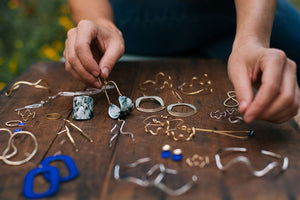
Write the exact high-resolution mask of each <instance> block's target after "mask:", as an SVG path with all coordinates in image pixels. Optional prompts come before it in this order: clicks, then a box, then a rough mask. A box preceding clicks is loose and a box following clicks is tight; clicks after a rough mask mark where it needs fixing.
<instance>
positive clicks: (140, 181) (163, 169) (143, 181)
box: [114, 158, 198, 196]
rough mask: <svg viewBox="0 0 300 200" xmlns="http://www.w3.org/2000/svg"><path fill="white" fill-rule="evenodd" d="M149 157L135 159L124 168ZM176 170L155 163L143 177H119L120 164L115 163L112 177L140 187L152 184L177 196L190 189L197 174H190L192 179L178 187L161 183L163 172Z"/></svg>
mask: <svg viewBox="0 0 300 200" xmlns="http://www.w3.org/2000/svg"><path fill="white" fill-rule="evenodd" d="M149 161H150V158H141V159H138V160H137V161H135V162H134V163H131V164H128V165H126V168H134V167H136V166H138V165H139V164H142V163H145V162H149ZM157 170H159V172H158V174H157V173H155V172H156V171H157ZM177 173H178V172H177V170H174V169H169V168H166V167H165V165H164V164H156V165H153V166H152V167H151V168H150V170H148V171H147V172H146V173H145V176H143V177H145V178H144V179H141V178H137V177H133V176H126V177H125V178H121V177H120V165H115V168H114V178H115V179H116V180H122V181H127V182H131V183H135V184H137V185H139V186H142V187H150V186H154V187H156V188H158V189H160V190H161V191H163V192H165V193H166V194H168V195H171V196H179V195H182V194H183V193H185V192H187V191H188V190H189V189H191V187H192V186H193V185H194V184H195V183H196V181H197V180H198V179H197V176H192V181H191V182H189V183H187V184H185V185H183V186H181V187H180V188H178V189H175V190H174V189H171V188H169V187H168V186H166V185H165V184H164V183H162V180H163V179H164V177H165V174H177ZM154 174H157V176H156V177H155V178H154V179H151V180H150V179H148V178H150V177H151V176H152V175H154Z"/></svg>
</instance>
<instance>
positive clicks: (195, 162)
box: [186, 154, 209, 168]
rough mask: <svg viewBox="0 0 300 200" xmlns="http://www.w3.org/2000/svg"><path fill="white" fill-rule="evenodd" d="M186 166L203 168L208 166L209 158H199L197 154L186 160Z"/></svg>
mask: <svg viewBox="0 0 300 200" xmlns="http://www.w3.org/2000/svg"><path fill="white" fill-rule="evenodd" d="M186 164H187V165H188V166H189V167H197V166H198V167H200V168H204V167H205V166H207V165H209V157H208V156H205V157H203V156H199V155H198V154H194V155H193V156H192V157H189V158H187V159H186Z"/></svg>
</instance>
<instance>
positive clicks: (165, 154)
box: [160, 151, 171, 158]
mask: <svg viewBox="0 0 300 200" xmlns="http://www.w3.org/2000/svg"><path fill="white" fill-rule="evenodd" d="M160 156H161V157H162V158H170V157H171V151H162V152H161V154H160Z"/></svg>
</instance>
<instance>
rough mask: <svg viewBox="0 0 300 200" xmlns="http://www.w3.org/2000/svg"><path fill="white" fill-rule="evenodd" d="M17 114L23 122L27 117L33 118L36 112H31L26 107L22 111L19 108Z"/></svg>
mask: <svg viewBox="0 0 300 200" xmlns="http://www.w3.org/2000/svg"><path fill="white" fill-rule="evenodd" d="M18 115H19V116H21V117H22V119H23V121H24V122H27V121H28V120H29V118H30V117H31V119H34V118H35V115H36V112H31V111H30V110H29V109H26V110H25V111H24V112H23V113H22V112H21V111H20V110H19V111H18Z"/></svg>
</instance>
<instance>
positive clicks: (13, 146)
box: [0, 128, 18, 160]
mask: <svg viewBox="0 0 300 200" xmlns="http://www.w3.org/2000/svg"><path fill="white" fill-rule="evenodd" d="M0 131H6V132H8V133H9V137H11V136H12V135H13V133H12V132H11V131H10V130H9V129H7V128H0ZM6 148H9V146H7V147H6ZM12 148H13V149H14V151H13V152H12V153H10V154H8V155H6V156H5V157H6V159H9V158H11V157H13V156H14V155H16V153H17V152H18V150H17V148H16V146H15V145H14V143H12ZM1 159H3V156H0V160H1Z"/></svg>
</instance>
